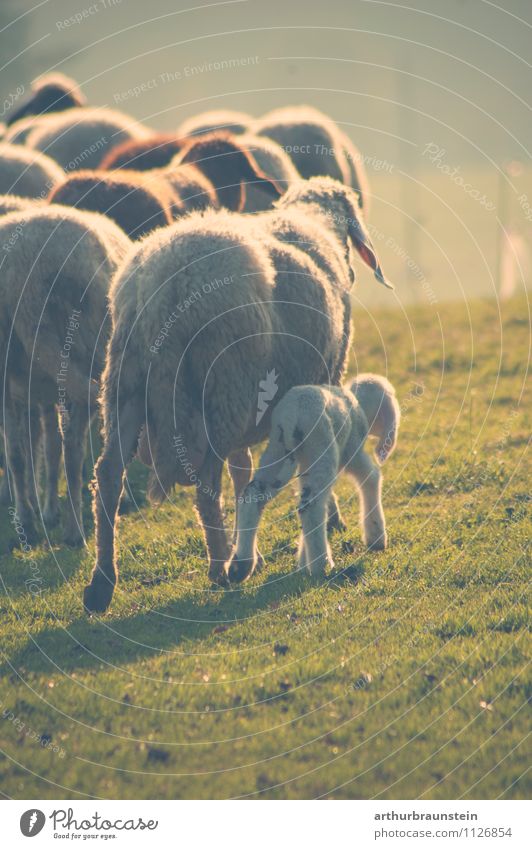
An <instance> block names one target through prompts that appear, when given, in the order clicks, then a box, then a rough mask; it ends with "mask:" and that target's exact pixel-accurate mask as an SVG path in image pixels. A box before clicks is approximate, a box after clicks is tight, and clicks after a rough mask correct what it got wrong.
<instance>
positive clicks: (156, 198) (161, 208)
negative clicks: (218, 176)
mask: <svg viewBox="0 0 532 849" xmlns="http://www.w3.org/2000/svg"><path fill="white" fill-rule="evenodd" d="M48 201H49V203H58V204H62V205H63V206H75V207H77V208H78V209H88V210H91V211H92V212H101V213H104V214H105V215H108V216H109V217H110V218H112V219H113V221H115V222H116V223H117V224H118V225H119V227H121V228H122V230H124V232H125V233H127V235H128V236H129V237H130V238H132V239H140V238H141V237H142V236H145V235H146V233H150V232H151V231H152V230H154V229H155V228H156V227H165V226H166V225H168V224H171V223H172V221H173V220H174V216H173V206H174V205H175V204H178V198H177V197H176V195H175V194H174V192H172V190H171V188H170V187H169V186H168V184H167V183H166V181H165V180H155V179H154V178H153V177H151V178H150V175H148V174H145V173H144V172H139V173H137V172H134V171H126V172H124V173H122V172H120V171H113V172H111V173H109V172H107V171H77V172H75V173H74V174H70V175H69V176H68V177H66V179H64V180H63V182H61V183H59V185H57V186H55V188H54V189H53V191H52V193H51V194H50V196H49V198H48Z"/></svg>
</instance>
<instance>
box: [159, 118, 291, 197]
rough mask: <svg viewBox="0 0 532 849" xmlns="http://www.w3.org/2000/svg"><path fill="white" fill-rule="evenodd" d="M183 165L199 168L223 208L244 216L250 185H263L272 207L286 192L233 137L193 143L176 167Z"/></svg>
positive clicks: (214, 136) (225, 135) (215, 136)
mask: <svg viewBox="0 0 532 849" xmlns="http://www.w3.org/2000/svg"><path fill="white" fill-rule="evenodd" d="M180 163H183V164H185V163H190V164H193V165H195V166H196V168H198V169H199V170H200V171H201V172H202V173H203V174H204V175H205V176H206V177H207V179H208V180H210V181H211V183H212V184H213V186H214V188H215V189H216V194H217V195H218V199H219V201H220V205H221V206H224V207H226V208H227V209H230V210H232V211H233V212H241V211H242V209H243V208H244V205H245V202H246V184H248V183H252V184H256V183H260V185H261V188H262V190H263V191H264V192H266V193H267V194H268V195H269V196H270V198H271V202H272V203H273V201H275V200H277V198H278V197H279V195H281V194H282V192H283V189H282V188H281V187H280V186H279V185H278V184H277V182H276V181H275V180H274V179H273V178H271V177H269V176H268V175H267V174H265V173H264V171H262V169H261V168H260V167H259V165H258V164H257V162H256V160H255V157H254V156H253V154H252V153H250V151H248V150H246V149H245V148H244V147H243V146H242V144H241V143H240V142H239V140H238V138H235V137H234V136H231V135H230V134H229V133H213V134H212V135H209V136H199V137H198V138H193V139H191V140H190V142H189V144H188V145H187V147H185V148H184V149H183V151H182V152H181V154H180V155H179V156H177V157H176V159H175V160H174V164H175V165H179V164H180Z"/></svg>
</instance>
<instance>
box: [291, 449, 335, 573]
mask: <svg viewBox="0 0 532 849" xmlns="http://www.w3.org/2000/svg"><path fill="white" fill-rule="evenodd" d="M302 461H303V466H304V468H305V469H306V471H305V472H304V474H302V475H301V477H300V479H299V480H300V487H301V499H300V502H299V507H298V513H299V518H300V520H301V527H302V531H303V537H302V539H301V543H300V549H299V567H300V568H306V569H307V570H308V572H310V574H311V576H312V577H313V578H320V577H323V575H324V574H325V571H326V569H327V567H328V566H329V567H331V568H332V567H333V566H334V563H333V559H332V555H331V550H330V548H329V543H328V540H327V511H328V505H329V501H330V498H331V494H332V487H333V485H334V482H335V480H336V477H337V474H338V451H337V449H336V446H335V444H334V443H331V444H330V445H329V447H328V448H327V449H326V450H325V451H324V452H323V453H322V455H321V456H320V457H319V458H318V459H317V460H315V459H314V458H313V457H307V458H305V457H304V456H303V457H302Z"/></svg>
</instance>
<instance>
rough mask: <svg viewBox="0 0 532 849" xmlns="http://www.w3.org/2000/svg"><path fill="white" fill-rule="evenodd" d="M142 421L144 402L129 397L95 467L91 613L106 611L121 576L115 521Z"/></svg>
mask: <svg viewBox="0 0 532 849" xmlns="http://www.w3.org/2000/svg"><path fill="white" fill-rule="evenodd" d="M142 424H143V418H142V404H137V403H135V401H132V400H130V401H127V402H126V403H125V404H123V405H120V407H119V409H118V411H117V413H116V414H114V415H113V417H112V421H111V423H110V425H109V430H108V432H107V433H106V434H105V441H104V446H103V451H102V454H101V456H100V458H99V460H98V462H97V463H96V467H95V470H94V471H95V487H94V495H93V502H92V509H93V513H94V518H95V525H96V551H97V559H96V564H95V566H94V570H93V572H92V576H91V582H90V584H88V585H87V586H86V587H85V592H84V594H83V603H84V606H85V610H86V611H87V612H88V613H103V612H104V611H105V610H107V608H108V607H109V605H110V604H111V599H112V597H113V592H114V588H115V585H116V582H117V580H118V570H117V567H116V562H115V525H116V521H117V517H118V505H119V502H120V495H121V492H122V488H123V480H124V470H125V467H126V466H127V465H128V464H129V462H130V461H131V460H132V458H133V455H134V453H135V451H136V449H137V442H138V436H139V432H140V429H141V427H142Z"/></svg>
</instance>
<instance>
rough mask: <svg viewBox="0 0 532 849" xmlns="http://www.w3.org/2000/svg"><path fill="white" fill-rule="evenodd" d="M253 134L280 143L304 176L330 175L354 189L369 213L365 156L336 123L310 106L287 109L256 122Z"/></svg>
mask: <svg viewBox="0 0 532 849" xmlns="http://www.w3.org/2000/svg"><path fill="white" fill-rule="evenodd" d="M250 131H251V132H252V133H254V134H255V135H258V136H267V137H268V138H270V139H273V141H275V142H277V144H279V145H280V146H281V147H282V148H283V149H284V150H285V152H286V153H287V154H288V155H289V156H290V158H291V159H292V162H293V163H294V165H295V166H296V168H297V170H298V171H299V173H300V174H301V176H302V177H304V178H306V179H308V178H309V177H314V176H319V175H322V174H323V175H328V176H330V177H332V178H333V179H335V180H339V181H340V182H342V183H345V185H346V186H352V187H353V188H354V189H355V190H356V191H357V192H358V196H359V201H360V206H361V208H362V209H363V210H364V212H365V213H367V211H368V207H369V194H368V185H367V178H366V174H365V169H364V166H363V164H362V157H361V155H360V153H359V151H358V150H357V149H356V147H355V146H354V145H353V143H352V142H351V140H350V139H349V138H348V137H347V135H346V134H345V133H344V132H342V130H340V128H339V127H338V126H337V125H336V124H335V123H334V121H333V120H332V119H331V118H329V117H328V116H327V115H324V114H323V112H320V111H319V110H318V109H313V108H312V107H310V106H285V107H283V108H281V109H274V110H273V111H272V112H268V113H267V114H266V115H263V117H262V118H259V119H258V120H256V121H254V122H253V123H252V124H251V126H250Z"/></svg>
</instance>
